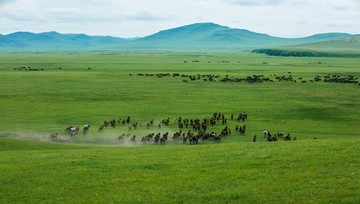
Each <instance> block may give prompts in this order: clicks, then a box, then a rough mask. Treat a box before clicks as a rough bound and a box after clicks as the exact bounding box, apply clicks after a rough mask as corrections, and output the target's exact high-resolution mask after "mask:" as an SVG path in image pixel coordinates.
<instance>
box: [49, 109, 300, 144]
mask: <svg viewBox="0 0 360 204" xmlns="http://www.w3.org/2000/svg"><path fill="white" fill-rule="evenodd" d="M229 119H230V120H231V121H235V120H236V122H237V124H236V126H235V127H234V128H233V129H231V128H230V127H228V125H227V122H228V118H227V117H226V116H225V114H222V113H221V112H214V113H213V114H212V115H211V117H210V119H208V118H206V119H198V118H195V119H190V118H182V117H177V118H173V120H172V121H171V120H170V118H166V119H163V120H160V122H159V123H158V125H157V129H158V130H160V131H158V130H157V131H155V132H154V128H153V126H154V120H150V121H148V122H146V124H145V125H142V124H141V123H138V122H135V123H131V121H132V120H131V117H130V116H128V117H127V118H126V119H123V120H122V119H118V120H115V119H113V120H105V121H104V122H103V123H102V124H101V125H100V126H99V128H98V129H97V130H98V132H100V133H103V132H104V131H106V129H108V128H116V127H117V126H123V127H127V128H128V131H126V133H122V134H120V135H119V136H117V137H116V138H114V142H117V143H134V144H136V143H142V144H161V145H164V144H166V143H167V142H168V141H181V142H182V143H183V144H198V143H199V141H200V142H205V141H213V142H221V141H222V138H224V137H228V136H230V135H232V130H233V131H234V132H235V133H237V134H239V135H245V134H246V131H247V128H246V124H244V123H245V122H246V120H247V119H248V114H247V113H246V112H241V113H239V114H238V115H237V116H234V114H231V115H230V118H229ZM219 124H220V125H221V126H222V128H221V131H220V132H219V133H216V132H214V131H208V130H209V128H208V127H209V126H211V127H214V126H216V125H219ZM170 125H172V127H170V129H178V131H175V132H174V133H173V135H172V137H171V136H170V135H169V132H166V133H161V128H162V127H167V126H170ZM138 128H143V129H146V130H147V131H151V130H153V132H151V133H148V134H145V135H143V136H140V137H137V136H136V135H133V134H131V133H130V132H131V130H133V129H134V130H136V129H138ZM155 129H156V128H155ZM167 129H169V128H167ZM89 131H90V125H89V124H85V125H83V126H82V127H80V126H79V125H71V126H68V127H66V128H65V131H64V134H66V135H69V136H70V138H73V137H75V136H77V135H79V133H80V132H82V135H83V136H84V137H85V136H87V134H88V133H89ZM263 136H264V139H265V140H266V141H269V142H272V141H278V140H279V139H282V140H284V141H290V140H296V137H291V136H290V134H285V132H283V131H281V132H278V133H276V134H271V133H270V132H269V131H268V130H264V131H263ZM58 139H59V133H58V132H55V133H52V134H51V135H50V137H49V140H52V141H57V140H58ZM252 141H253V142H257V141H258V138H257V135H254V136H253V137H252Z"/></svg>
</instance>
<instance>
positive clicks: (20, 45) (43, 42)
mask: <svg viewBox="0 0 360 204" xmlns="http://www.w3.org/2000/svg"><path fill="white" fill-rule="evenodd" d="M126 41H128V40H127V39H123V38H116V37H111V36H88V35H85V34H60V33H57V32H45V33H39V34H35V33H30V32H16V33H12V34H9V35H2V36H0V50H1V49H3V50H4V49H5V50H7V49H14V50H18V49H20V50H74V49H85V50H86V49H106V48H107V47H109V46H112V45H113V44H116V43H122V42H126Z"/></svg>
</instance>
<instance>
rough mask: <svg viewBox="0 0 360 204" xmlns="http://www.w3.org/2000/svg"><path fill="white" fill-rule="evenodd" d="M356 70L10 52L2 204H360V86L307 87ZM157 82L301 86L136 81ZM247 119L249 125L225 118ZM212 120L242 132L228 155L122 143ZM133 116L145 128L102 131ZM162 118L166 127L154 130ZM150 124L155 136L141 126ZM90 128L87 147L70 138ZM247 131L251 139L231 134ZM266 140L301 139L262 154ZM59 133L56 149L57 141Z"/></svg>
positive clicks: (232, 59) (1, 121) (273, 61)
mask: <svg viewBox="0 0 360 204" xmlns="http://www.w3.org/2000/svg"><path fill="white" fill-rule="evenodd" d="M185 61H186V62H187V63H185ZM195 61H196V62H195ZM359 64H360V58H306V57H304V58H292V57H269V56H265V55H257V54H251V53H201V52H193V53H180V52H178V53H175V52H87V53H82V52H72V53H0V85H1V86H0V115H1V117H0V150H1V151H0V154H1V156H0V172H1V173H0V182H1V184H2V185H1V186H0V195H1V196H0V202H1V203H24V202H26V203H38V202H46V203H49V202H51V203H53V202H56V203H63V202H66V203H69V202H74V203H84V202H110V203H112V202H115V203H117V202H119V203H124V202H125V203H205V202H206V203H359V202H360V193H359V192H360V188H359V187H358V186H359V182H358V181H359V179H360V176H359V173H360V172H359V164H360V162H359V158H360V153H359V151H358V149H359V143H360V138H359V132H360V126H359V124H360V117H359V115H360V86H358V85H355V84H345V83H324V82H316V83H315V82H314V83H311V82H309V81H310V80H312V79H314V77H315V76H317V75H320V76H326V75H328V74H330V75H339V76H342V77H346V76H349V75H351V76H354V77H360V72H359ZM21 67H26V69H27V70H25V68H21ZM29 67H30V68H29ZM14 68H16V69H14ZM89 68H90V69H89ZM29 69H39V71H29ZM41 69H43V70H41ZM157 73H170V74H172V73H179V74H184V75H198V74H200V75H220V76H221V78H223V77H225V76H226V75H228V76H229V77H240V78H241V77H243V78H245V77H247V76H252V75H264V76H265V77H269V78H271V79H275V77H276V76H288V75H289V73H291V75H292V76H293V78H294V79H296V80H297V82H296V83H295V82H288V81H281V82H279V81H276V80H274V82H264V83H253V84H250V83H245V82H241V83H235V82H221V81H203V80H195V81H192V80H188V79H187V82H183V79H184V78H181V77H171V76H170V77H161V78H159V77H156V76H152V77H150V76H148V77H146V76H138V74H157ZM299 78H301V79H299ZM302 80H306V81H308V82H307V83H301V82H300V81H302ZM243 111H245V112H247V113H248V119H247V120H246V122H237V121H236V120H230V119H229V118H230V115H231V114H234V115H235V117H236V116H237V115H238V114H239V113H241V112H243ZM214 112H221V113H223V114H224V115H225V116H226V117H227V118H228V122H227V124H226V125H227V126H228V127H230V128H231V130H232V131H233V133H232V135H231V136H227V137H224V138H223V139H222V142H221V143H215V142H212V141H207V142H205V143H202V142H200V144H198V145H189V144H186V145H183V144H181V142H180V141H177V142H175V141H171V139H170V141H168V143H167V144H166V145H164V146H160V145H154V144H148V145H143V144H141V143H140V141H138V142H137V143H136V144H129V143H127V142H126V143H125V144H119V143H117V142H116V140H115V139H116V137H117V136H118V135H120V134H123V133H130V134H131V135H136V136H137V138H138V140H139V139H140V138H141V137H142V136H145V135H146V134H148V133H157V132H161V133H164V132H169V133H170V138H171V137H172V134H173V133H174V132H175V131H178V128H177V125H176V124H174V123H173V120H172V119H173V118H174V117H176V118H178V117H180V116H181V117H182V118H194V119H195V118H199V119H204V118H207V119H210V117H211V116H212V114H213V113H214ZM127 116H131V123H139V124H142V126H141V127H139V128H138V129H137V130H128V128H127V126H122V125H118V126H117V127H116V128H106V129H105V131H104V132H103V133H99V132H98V131H97V129H98V127H99V126H100V125H101V124H102V123H103V121H105V120H112V119H115V120H118V119H122V120H123V119H126V118H127ZM166 118H170V119H171V120H170V121H171V122H170V125H169V126H167V127H164V126H162V127H161V128H158V127H157V124H159V123H160V122H161V120H162V119H166ZM152 119H153V120H154V124H155V125H154V127H151V128H150V129H147V128H145V124H146V123H147V122H148V121H150V120H152ZM84 124H90V125H91V128H90V133H89V135H87V136H85V137H84V136H82V134H79V135H76V136H75V137H74V138H70V136H69V135H67V134H66V133H65V132H64V130H65V128H66V127H68V126H70V125H79V126H82V125H84ZM244 124H246V126H247V131H246V134H245V135H244V136H242V135H239V134H238V133H236V132H235V131H234V128H235V126H236V125H244ZM224 126H225V125H220V124H217V125H216V126H214V127H209V129H208V131H214V132H217V133H219V132H220V131H221V130H222V129H223V128H224ZM264 129H266V130H269V131H270V132H271V133H277V132H280V131H285V132H286V133H290V134H291V135H292V136H293V137H294V136H296V137H297V140H296V141H288V142H285V141H277V142H266V140H265V139H264V138H263V137H262V132H263V130H264ZM186 130H187V129H186ZM53 132H58V133H59V134H60V136H59V141H49V140H48V137H49V136H50V134H51V133H53ZM255 134H256V135H258V142H256V143H253V142H252V137H253V135H255ZM315 138H316V139H315Z"/></svg>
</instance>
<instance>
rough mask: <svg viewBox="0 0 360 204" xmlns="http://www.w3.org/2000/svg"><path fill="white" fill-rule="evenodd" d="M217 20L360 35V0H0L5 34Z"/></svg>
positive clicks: (151, 28)
mask: <svg viewBox="0 0 360 204" xmlns="http://www.w3.org/2000/svg"><path fill="white" fill-rule="evenodd" d="M197 22H214V23H217V24H221V25H225V26H229V27H232V28H243V29H248V30H251V31H255V32H259V33H267V34H270V35H274V36H279V37H303V36H308V35H312V34H315V33H324V32H348V33H353V34H355V33H356V34H359V33H360V0H0V33H1V34H8V33H11V32H16V31H30V32H36V33H37V32H45V31H58V32H61V33H86V34H89V35H112V36H119V37H142V36H146V35H150V34H153V33H155V32H158V31H160V30H164V29H169V28H174V27H178V26H182V25H187V24H192V23H197Z"/></svg>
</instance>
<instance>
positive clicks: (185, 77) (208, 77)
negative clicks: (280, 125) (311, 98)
mask: <svg viewBox="0 0 360 204" xmlns="http://www.w3.org/2000/svg"><path fill="white" fill-rule="evenodd" d="M130 76H140V77H157V78H163V77H172V78H178V77H180V78H182V81H183V82H188V81H196V80H202V81H205V82H207V81H209V82H214V81H219V82H246V83H263V82H274V80H277V81H288V82H298V81H299V82H301V83H307V82H312V83H313V82H325V83H343V84H355V85H359V86H360V83H359V81H358V80H359V78H358V77H355V76H352V75H349V76H340V75H337V74H327V75H324V76H320V75H316V76H314V77H313V79H310V80H305V79H304V78H303V77H298V78H297V79H296V78H294V77H293V75H292V74H291V72H288V75H281V76H278V75H276V74H274V75H270V77H265V76H264V75H252V76H247V77H244V78H239V77H231V76H229V75H226V76H225V77H221V76H220V75H215V74H180V73H172V74H170V73H156V74H154V73H146V74H143V73H138V74H130Z"/></svg>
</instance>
